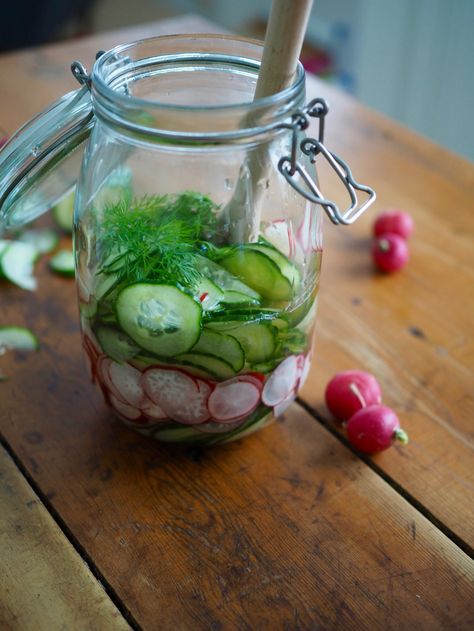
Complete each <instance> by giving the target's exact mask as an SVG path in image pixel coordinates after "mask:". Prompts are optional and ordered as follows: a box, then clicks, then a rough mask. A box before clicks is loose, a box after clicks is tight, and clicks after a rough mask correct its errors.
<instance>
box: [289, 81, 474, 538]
mask: <svg viewBox="0 0 474 631" xmlns="http://www.w3.org/2000/svg"><path fill="white" fill-rule="evenodd" d="M310 83H311V81H310ZM316 90H318V91H319V93H320V94H322V95H323V96H325V97H326V98H328V100H329V102H330V103H331V104H332V105H333V108H332V109H333V111H332V112H331V114H330V116H331V117H333V118H332V119H328V123H327V143H328V145H330V146H331V148H333V149H334V150H335V151H336V152H340V153H341V154H342V155H344V156H346V157H347V158H348V160H349V162H350V164H352V165H353V166H354V173H355V175H356V176H357V177H359V179H360V180H361V181H364V182H365V181H368V182H371V183H372V184H373V186H374V187H375V188H376V190H377V192H378V195H379V199H378V201H377V202H376V208H375V210H374V211H373V212H372V213H368V214H367V215H366V216H365V217H363V218H362V219H361V220H360V221H358V222H357V223H356V224H354V226H351V227H350V228H349V229H347V228H335V227H333V226H329V225H326V237H327V239H326V243H325V249H324V256H323V266H322V279H321V291H320V296H319V299H320V307H319V309H320V310H319V319H318V321H317V327H316V336H315V341H316V344H315V361H314V365H313V368H312V371H311V374H310V376H309V379H308V382H307V385H306V387H305V388H304V389H303V391H302V393H301V396H302V398H303V400H305V401H306V402H307V403H309V404H310V405H311V406H313V407H314V408H315V409H316V410H317V412H318V413H319V414H320V415H321V416H323V417H325V418H327V419H330V414H329V413H328V412H327V410H326V408H325V405H324V402H323V399H324V397H323V394H324V388H325V385H326V384H327V382H328V381H329V379H330V378H331V377H332V376H333V375H334V374H335V373H336V372H338V371H340V370H345V369H349V368H362V369H365V370H369V371H370V372H372V373H374V374H375V375H376V376H377V378H378V379H379V381H380V382H381V385H382V388H383V392H384V401H385V402H386V403H387V404H388V405H389V406H391V407H393V409H395V410H396V411H397V412H398V413H399V415H400V417H401V420H402V423H403V425H404V426H406V429H407V431H408V433H409V434H410V438H411V443H410V445H409V446H408V447H407V448H399V449H391V450H389V451H387V452H385V453H383V454H380V455H379V456H377V457H376V458H375V462H376V463H377V466H379V467H381V469H383V471H385V472H386V473H387V474H388V475H389V476H390V477H391V478H393V479H394V480H396V482H397V483H399V484H400V485H401V486H403V488H404V489H406V490H407V491H408V492H409V493H410V494H411V495H412V496H413V497H415V498H416V499H417V500H418V501H419V502H421V503H422V504H423V505H424V506H425V507H426V508H427V510H429V511H430V512H431V513H432V514H433V515H434V516H435V517H436V518H437V519H439V520H440V521H441V522H443V523H444V524H445V525H446V526H447V527H448V528H449V529H451V530H452V531H453V532H454V533H455V534H456V535H457V536H459V537H460V538H461V539H463V540H464V541H465V542H467V544H468V545H469V546H471V547H473V546H474V519H473V511H472V507H473V506H474V458H473V449H472V448H473V424H472V418H473V415H474V389H473V385H472V384H473V383H474V338H473V336H472V335H471V332H472V314H473V313H474V248H473V240H472V233H473V228H474V221H473V218H472V208H473V206H474V167H473V165H471V164H469V163H468V162H466V161H465V160H463V159H461V158H459V157H457V156H454V155H453V154H450V153H449V152H448V151H446V150H443V149H442V148H440V147H437V146H435V145H433V144H432V143H428V142H427V141H425V140H424V139H421V138H419V137H417V136H416V135H414V134H412V133H411V132H408V131H407V130H405V129H403V128H401V127H400V126H399V125H397V124H395V123H392V122H391V121H389V120H388V119H386V118H384V117H382V116H379V115H377V114H375V113H373V112H370V111H368V110H367V109H366V108H364V107H362V106H360V105H358V104H357V103H356V102H355V101H353V100H351V99H349V98H348V97H344V96H341V95H340V94H339V93H338V92H336V91H334V90H331V88H330V87H327V86H324V85H320V84H314V85H310V92H311V93H314V92H315V91H316ZM340 130H344V133H341V132H340ZM335 188H336V187H335V186H334V184H333V181H332V180H331V181H329V187H328V192H327V194H328V195H329V196H331V195H332V194H335V193H336V190H335ZM388 206H392V207H393V206H398V207H401V208H404V209H406V210H407V211H409V212H410V213H411V214H412V216H413V218H414V220H415V223H416V232H415V234H414V235H413V237H412V238H411V240H410V250H411V261H410V263H409V265H408V266H407V267H406V268H405V269H404V270H403V271H402V272H400V273H398V274H394V275H390V276H385V275H382V274H378V273H376V272H375V270H374V268H373V265H372V262H371V257H370V247H371V224H372V221H373V218H374V216H375V215H376V214H377V211H378V210H380V209H382V208H384V207H388Z"/></svg>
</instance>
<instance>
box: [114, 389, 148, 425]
mask: <svg viewBox="0 0 474 631" xmlns="http://www.w3.org/2000/svg"><path fill="white" fill-rule="evenodd" d="M109 401H110V405H111V406H112V407H113V409H114V410H115V411H116V412H118V413H119V414H120V416H123V417H124V418H126V419H127V421H135V420H136V419H138V418H139V417H140V416H141V415H142V413H141V411H140V410H137V408H135V407H133V406H132V405H128V404H127V403H123V402H122V401H120V400H119V399H117V397H116V396H114V395H113V394H109Z"/></svg>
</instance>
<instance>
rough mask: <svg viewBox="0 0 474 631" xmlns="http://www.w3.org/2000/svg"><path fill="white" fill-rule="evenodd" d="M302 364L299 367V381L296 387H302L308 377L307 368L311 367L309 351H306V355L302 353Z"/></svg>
mask: <svg viewBox="0 0 474 631" xmlns="http://www.w3.org/2000/svg"><path fill="white" fill-rule="evenodd" d="M303 359H304V361H303V366H302V368H301V369H300V382H299V384H298V389H299V388H302V387H303V386H304V384H305V382H306V379H307V378H308V374H309V370H310V368H311V353H308V354H307V355H306V357H304V355H303Z"/></svg>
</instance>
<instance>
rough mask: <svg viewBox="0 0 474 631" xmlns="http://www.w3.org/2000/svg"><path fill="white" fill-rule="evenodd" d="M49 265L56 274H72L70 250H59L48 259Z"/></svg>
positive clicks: (72, 256)
mask: <svg viewBox="0 0 474 631" xmlns="http://www.w3.org/2000/svg"><path fill="white" fill-rule="evenodd" d="M49 266H50V267H51V269H52V270H53V272H56V273H57V274H61V275H62V276H74V273H75V265H74V254H73V253H72V252H71V250H59V252H58V253H57V254H55V255H54V256H53V257H52V259H51V260H50V261H49Z"/></svg>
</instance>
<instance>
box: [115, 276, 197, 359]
mask: <svg viewBox="0 0 474 631" xmlns="http://www.w3.org/2000/svg"><path fill="white" fill-rule="evenodd" d="M116 313H117V319H118V322H119V324H120V326H121V327H122V329H123V330H124V331H125V332H126V333H128V335H129V336H130V337H131V338H132V339H133V340H134V341H135V342H136V343H137V344H138V345H139V346H141V347H142V348H144V349H146V350H148V351H151V352H153V353H156V354H157V355H163V356H164V357H172V356H174V355H180V354H181V353H186V352H187V351H189V350H190V349H191V348H192V347H193V346H194V344H196V342H197V341H198V339H199V335H200V334H201V316H202V307H201V305H200V304H199V303H197V302H196V301H195V300H194V299H193V298H192V297H191V296H188V295H187V294H185V293H184V292H182V291H181V290H180V289H178V288H177V287H174V286H173V285H158V284H156V285H155V284H151V283H137V284H136V285H130V286H129V287H126V288H125V289H123V290H122V291H121V292H120V294H119V295H118V298H117V302H116Z"/></svg>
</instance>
